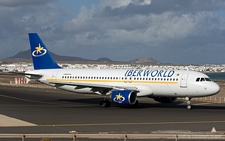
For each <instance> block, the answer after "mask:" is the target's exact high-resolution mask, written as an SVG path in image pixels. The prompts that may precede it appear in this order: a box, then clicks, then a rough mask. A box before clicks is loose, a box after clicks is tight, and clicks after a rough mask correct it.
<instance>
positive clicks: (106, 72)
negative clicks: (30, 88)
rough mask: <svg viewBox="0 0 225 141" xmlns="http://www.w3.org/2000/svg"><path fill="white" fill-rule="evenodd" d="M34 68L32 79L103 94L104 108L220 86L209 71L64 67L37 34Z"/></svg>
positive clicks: (173, 97) (188, 99)
mask: <svg viewBox="0 0 225 141" xmlns="http://www.w3.org/2000/svg"><path fill="white" fill-rule="evenodd" d="M28 35H29V41H30V48H31V56H32V60H33V65H34V70H30V71H26V72H25V76H26V77H27V78H29V79H31V80H37V81H39V82H41V83H44V84H47V85H50V86H53V87H55V88H59V89H62V90H66V91H71V92H75V93H82V94H90V93H91V94H98V95H101V96H103V100H102V101H100V106H101V107H110V105H111V103H112V102H113V103H117V104H119V105H128V106H131V107H136V106H138V97H146V98H153V99H154V100H155V101H158V102H162V103H165V102H166V103H167V102H174V101H175V100H176V99H177V98H185V100H186V102H187V109H192V105H191V99H192V98H194V97H206V96H211V95H214V94H217V93H218V92H219V91H220V87H219V85H218V84H217V83H215V82H213V81H212V80H211V79H210V78H209V77H208V76H207V75H206V74H204V73H200V72H196V71H189V70H163V69H64V68H62V67H60V66H59V65H58V64H57V63H56V62H55V60H54V59H53V58H52V56H51V55H50V53H49V51H48V49H47V48H46V46H45V45H44V43H43V42H42V40H41V38H40V37H39V35H38V34H37V33H28Z"/></svg>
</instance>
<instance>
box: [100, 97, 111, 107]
mask: <svg viewBox="0 0 225 141" xmlns="http://www.w3.org/2000/svg"><path fill="white" fill-rule="evenodd" d="M110 105H111V102H110V101H109V100H107V99H104V100H102V101H100V106H101V107H110Z"/></svg>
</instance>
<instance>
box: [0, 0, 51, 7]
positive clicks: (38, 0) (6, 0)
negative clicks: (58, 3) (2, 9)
mask: <svg viewBox="0 0 225 141" xmlns="http://www.w3.org/2000/svg"><path fill="white" fill-rule="evenodd" d="M52 1H54V0H0V6H6V7H18V6H28V5H42V4H46V3H49V2H52Z"/></svg>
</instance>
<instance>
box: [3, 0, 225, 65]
mask: <svg viewBox="0 0 225 141" xmlns="http://www.w3.org/2000/svg"><path fill="white" fill-rule="evenodd" d="M20 1H21V2H24V3H26V4H24V5H22V4H18V3H17V2H14V1H11V0H9V1H8V2H9V3H8V5H6V4H7V2H6V1H0V6H1V8H0V28H1V32H0V45H1V46H4V47H5V48H4V50H6V51H5V52H4V51H3V52H0V55H1V56H4V57H7V56H10V55H13V54H15V53H17V52H18V51H21V50H26V49H28V48H29V43H28V37H27V33H28V32H38V33H39V35H40V36H41V38H42V39H43V40H44V42H45V44H46V45H47V46H48V48H49V49H50V50H52V51H53V52H55V53H57V54H62V55H71V56H79V57H84V58H89V59H97V58H100V57H104V56H106V57H109V58H110V59H113V60H125V61H128V60H131V59H133V58H137V57H143V56H150V57H152V58H154V59H156V60H158V61H161V62H167V63H203V62H211V63H213V62H217V61H218V59H219V58H218V56H219V55H218V54H221V52H223V51H224V52H225V49H224V48H223V46H224V45H225V40H224V36H225V27H224V25H225V16H224V15H225V11H224V10H223V9H224V7H225V2H224V1H220V0H218V1H213V0H205V1H199V0H188V1H180V0H167V1H164V0H151V1H150V0H126V1H125V0H124V1H120V0H113V1H112V0H101V1H100V2H99V4H95V5H93V6H92V7H91V8H87V7H85V6H82V7H81V8H80V11H79V13H78V14H77V15H76V14H74V13H73V12H72V11H70V10H68V9H67V8H66V7H61V6H60V5H55V3H54V1H48V2H46V1H40V3H35V2H33V3H32V2H30V1H29V2H26V1H25V0H23V1H22V0H20ZM40 4H41V6H40ZM9 5H11V6H9ZM9 17H10V18H9ZM11 40H13V41H11ZM3 41H4V42H3ZM15 45H16V48H15ZM6 47H7V49H6ZM10 50H11V51H10ZM9 52H10V53H9ZM211 53H214V54H215V55H214V58H211V59H208V58H207V57H208V56H212V55H211ZM221 55H222V54H221ZM221 55H220V56H221ZM190 56H191V57H190ZM220 58H221V57H220ZM224 59H225V57H224ZM220 62H223V61H220Z"/></svg>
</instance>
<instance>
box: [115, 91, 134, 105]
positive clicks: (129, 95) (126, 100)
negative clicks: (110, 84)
mask: <svg viewBox="0 0 225 141" xmlns="http://www.w3.org/2000/svg"><path fill="white" fill-rule="evenodd" d="M136 99H137V93H136V92H134V91H132V90H114V91H112V94H111V100H112V101H113V102H115V103H119V104H123V105H134V104H135V103H136Z"/></svg>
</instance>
